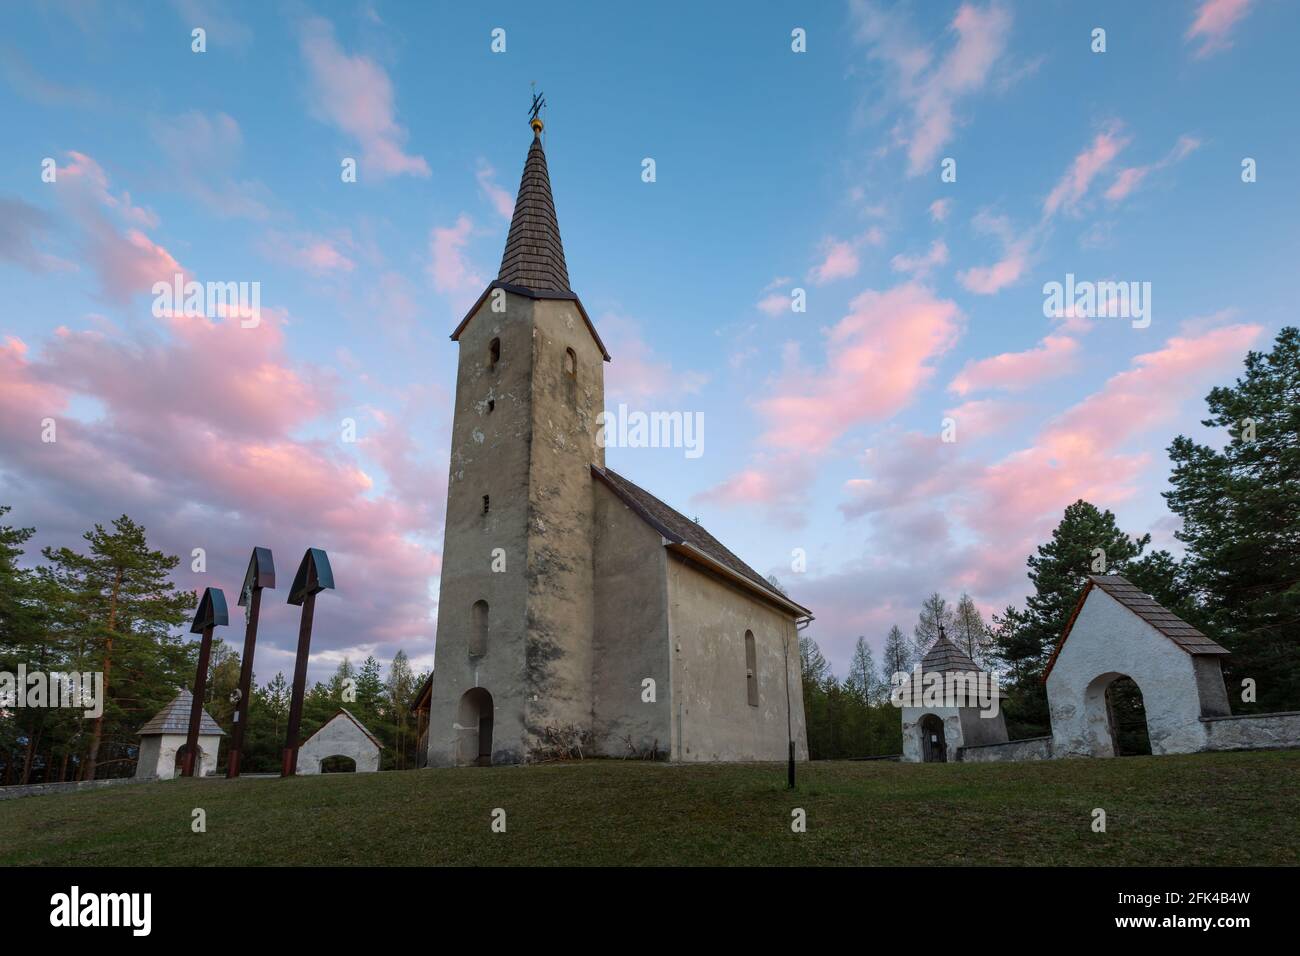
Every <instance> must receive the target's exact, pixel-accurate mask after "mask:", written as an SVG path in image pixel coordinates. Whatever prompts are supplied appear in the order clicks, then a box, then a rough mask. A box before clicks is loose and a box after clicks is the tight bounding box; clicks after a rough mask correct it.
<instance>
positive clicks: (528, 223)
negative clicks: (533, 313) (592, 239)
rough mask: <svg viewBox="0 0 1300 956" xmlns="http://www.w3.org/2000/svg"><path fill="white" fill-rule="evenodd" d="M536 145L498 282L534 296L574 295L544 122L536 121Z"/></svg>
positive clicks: (526, 167)
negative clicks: (553, 193)
mask: <svg viewBox="0 0 1300 956" xmlns="http://www.w3.org/2000/svg"><path fill="white" fill-rule="evenodd" d="M532 126H533V145H532V146H531V147H530V148H529V150H528V159H527V160H526V161H525V162H524V175H523V179H521V180H520V182H519V196H518V198H517V199H515V214H514V217H513V218H512V219H511V220H510V234H509V235H508V236H507V237H506V251H505V253H504V254H503V255H502V256H501V271H500V273H498V275H497V281H498V282H505V283H507V284H509V285H515V286H523V287H524V288H525V289H532V290H533V291H535V292H571V291H572V290H571V289H570V288H569V270H568V268H567V267H566V266H565V264H564V246H563V245H562V244H561V243H560V224H559V222H558V221H557V220H556V218H555V200H553V199H552V198H551V177H550V176H549V175H548V174H547V171H546V153H545V151H543V149H542V138H541V131H542V121H541V120H539V119H534V120H533V124H532Z"/></svg>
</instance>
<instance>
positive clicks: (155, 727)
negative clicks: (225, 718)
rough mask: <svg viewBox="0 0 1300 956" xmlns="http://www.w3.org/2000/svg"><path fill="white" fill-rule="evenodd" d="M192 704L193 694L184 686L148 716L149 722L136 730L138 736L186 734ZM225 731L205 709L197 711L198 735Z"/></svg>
mask: <svg viewBox="0 0 1300 956" xmlns="http://www.w3.org/2000/svg"><path fill="white" fill-rule="evenodd" d="M193 704H194V695H193V694H191V693H190V692H189V689H188V688H186V687H182V688H181V692H180V693H179V694H177V695H176V697H175V698H173V700H172V702H171V703H170V704H168V705H167V706H166V707H164V708H163V709H162V710H160V711H158V713H156V714H154V715H153V717H151V718H150V720H149V722H148V723H147V724H145V725H144V726H143V727H141V728H140V729H139V731H137V733H139V734H140V736H142V737H143V736H147V735H149V734H187V733H189V732H190V708H191V707H192V706H193ZM225 733H226V732H225V731H224V730H222V729H221V727H220V726H219V725H218V724H217V722H216V721H215V720H213V719H212V718H211V717H210V716H209V715H208V712H207V711H206V710H203V711H200V712H199V736H200V737H209V736H212V735H215V734H221V735H223V736H224V735H225Z"/></svg>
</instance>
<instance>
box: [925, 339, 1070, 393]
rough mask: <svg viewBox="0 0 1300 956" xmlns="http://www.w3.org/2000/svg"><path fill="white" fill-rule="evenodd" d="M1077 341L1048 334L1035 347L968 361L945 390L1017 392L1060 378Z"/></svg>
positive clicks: (1068, 363) (957, 391)
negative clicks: (1002, 390)
mask: <svg viewBox="0 0 1300 956" xmlns="http://www.w3.org/2000/svg"><path fill="white" fill-rule="evenodd" d="M1078 350H1079V343H1078V342H1076V341H1075V340H1074V339H1072V338H1070V337H1069V336H1067V335H1049V336H1047V337H1045V338H1044V339H1043V340H1042V342H1040V343H1039V344H1038V346H1036V347H1035V348H1032V349H1028V350H1027V351H1024V352H1003V353H1002V354H1000V355H993V356H990V357H989V358H986V359H979V360H976V361H970V362H967V363H966V364H965V365H964V366H963V367H962V369H961V371H960V372H958V373H957V375H956V376H955V377H954V378H953V380H952V381H951V382H950V383H949V384H948V390H949V391H951V392H955V393H956V394H958V395H967V394H969V393H971V392H975V391H984V390H987V389H1005V390H1008V391H1018V390H1020V389H1024V388H1028V387H1029V386H1030V385H1035V384H1037V383H1039V382H1043V381H1047V380H1049V379H1055V378H1059V377H1060V376H1061V375H1063V374H1065V372H1067V371H1068V370H1069V369H1070V367H1071V366H1072V364H1073V361H1074V357H1075V354H1076V353H1077V352H1078Z"/></svg>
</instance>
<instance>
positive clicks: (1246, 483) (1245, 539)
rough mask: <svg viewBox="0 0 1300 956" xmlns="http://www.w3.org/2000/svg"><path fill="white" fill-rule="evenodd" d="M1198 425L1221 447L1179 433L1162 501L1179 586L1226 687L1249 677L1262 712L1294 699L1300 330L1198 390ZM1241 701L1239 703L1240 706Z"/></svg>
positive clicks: (1297, 682) (1298, 702)
mask: <svg viewBox="0 0 1300 956" xmlns="http://www.w3.org/2000/svg"><path fill="white" fill-rule="evenodd" d="M1206 404H1207V405H1208V406H1209V417H1208V418H1206V419H1204V420H1203V421H1202V423H1201V424H1203V425H1205V426H1206V427H1207V428H1215V429H1220V430H1221V431H1222V432H1223V433H1226V434H1227V436H1228V441H1227V443H1226V444H1225V445H1224V446H1223V447H1222V449H1216V448H1214V447H1211V446H1209V445H1204V444H1201V443H1199V442H1197V441H1194V440H1193V439H1191V438H1187V437H1184V436H1182V435H1180V436H1178V437H1177V438H1175V439H1174V441H1173V444H1172V445H1170V447H1169V457H1170V459H1171V461H1172V462H1173V465H1174V471H1173V474H1172V476H1171V478H1170V483H1171V484H1172V486H1173V487H1172V489H1171V490H1170V491H1168V492H1166V493H1165V499H1166V501H1167V502H1168V503H1169V508H1170V510H1171V511H1173V512H1174V514H1176V515H1178V517H1180V518H1181V519H1182V529H1181V530H1180V531H1178V532H1177V537H1178V538H1179V540H1181V541H1182V542H1184V544H1185V545H1186V547H1187V556H1186V559H1185V561H1186V572H1187V584H1188V585H1189V586H1190V587H1191V588H1193V589H1194V590H1195V592H1196V594H1197V596H1198V597H1199V598H1200V600H1201V601H1202V602H1203V604H1204V608H1205V615H1206V618H1207V624H1208V628H1207V629H1208V630H1209V631H1210V636H1211V637H1214V638H1215V639H1216V640H1218V641H1219V642H1220V643H1222V644H1223V645H1224V646H1225V647H1227V648H1228V650H1230V651H1231V652H1232V656H1231V657H1230V658H1229V659H1228V660H1227V661H1226V663H1225V671H1226V674H1227V677H1228V682H1229V685H1230V686H1231V685H1236V684H1238V682H1239V681H1240V680H1241V679H1242V678H1247V677H1249V678H1253V679H1254V680H1255V682H1256V687H1257V693H1258V698H1257V701H1256V705H1255V706H1256V707H1257V708H1259V709H1264V710H1281V709H1294V708H1296V707H1300V643H1298V642H1297V641H1296V634H1297V633H1300V329H1297V328H1295V327H1293V326H1292V327H1287V328H1284V329H1282V331H1281V332H1280V333H1279V334H1278V336H1277V340H1276V341H1275V342H1274V344H1273V348H1272V350H1271V351H1270V352H1267V353H1264V352H1256V351H1251V352H1249V353H1248V354H1247V355H1246V361H1245V373H1244V375H1242V376H1241V377H1239V378H1238V379H1237V380H1236V383H1235V384H1234V385H1232V386H1227V387H1219V388H1215V389H1213V390H1212V391H1211V392H1210V394H1209V396H1208V397H1207V398H1206ZM1245 709H1247V710H1249V709H1251V708H1250V707H1249V705H1248V706H1247V707H1246V708H1245Z"/></svg>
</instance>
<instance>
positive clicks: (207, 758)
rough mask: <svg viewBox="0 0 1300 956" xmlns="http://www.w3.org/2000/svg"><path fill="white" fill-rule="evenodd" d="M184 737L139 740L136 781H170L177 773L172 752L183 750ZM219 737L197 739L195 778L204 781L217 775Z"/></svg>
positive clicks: (166, 735)
mask: <svg viewBox="0 0 1300 956" xmlns="http://www.w3.org/2000/svg"><path fill="white" fill-rule="evenodd" d="M185 736H186V735H185V734H149V735H148V736H147V737H141V738H140V754H139V757H138V758H137V760H136V765H135V775H136V776H137V777H158V778H160V779H162V780H171V779H172V778H173V777H174V776H176V773H177V769H178V768H177V767H176V751H178V750H179V749H180V748H181V747H184V746H185ZM220 746H221V737H220V736H218V735H217V734H204V735H202V736H200V737H199V763H198V767H197V768H196V769H195V775H196V776H201V777H206V776H207V775H208V774H210V773H216V772H217V748H218V747H220Z"/></svg>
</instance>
